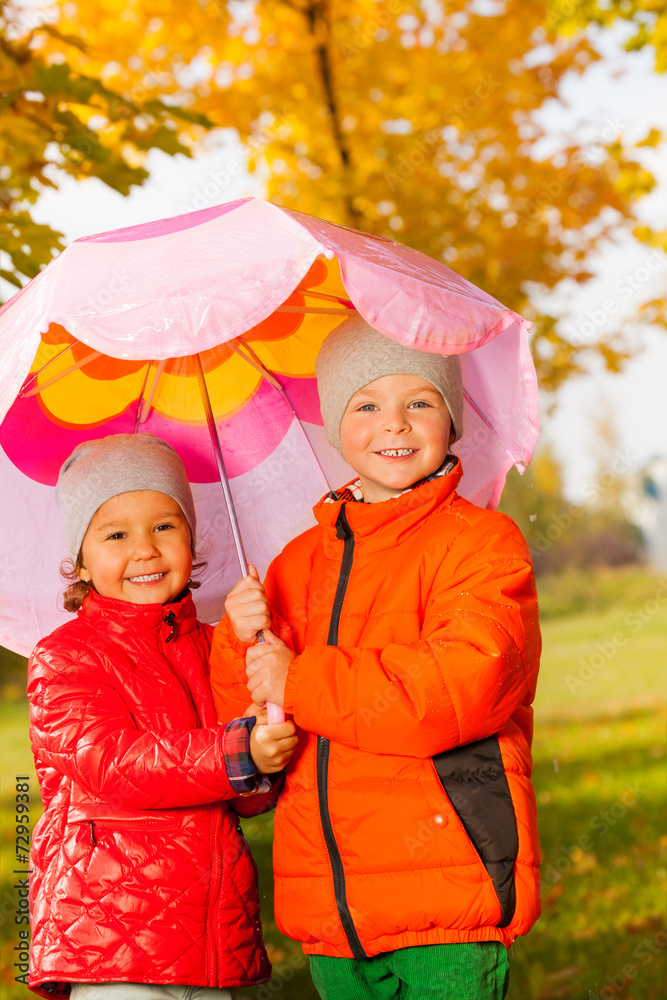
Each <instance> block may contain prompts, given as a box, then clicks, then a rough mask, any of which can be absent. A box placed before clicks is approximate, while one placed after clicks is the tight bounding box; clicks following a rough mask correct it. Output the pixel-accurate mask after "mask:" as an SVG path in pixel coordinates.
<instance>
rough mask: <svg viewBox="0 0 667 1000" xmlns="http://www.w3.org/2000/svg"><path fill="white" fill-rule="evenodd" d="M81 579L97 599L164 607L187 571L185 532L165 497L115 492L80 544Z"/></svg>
mask: <svg viewBox="0 0 667 1000" xmlns="http://www.w3.org/2000/svg"><path fill="white" fill-rule="evenodd" d="M81 552H82V555H83V567H82V570H81V577H82V578H86V579H89V580H91V581H92V583H93V586H94V587H95V590H96V591H97V592H98V594H101V595H102V596H103V597H113V598H116V599H117V600H120V601H129V602H130V604H168V603H169V601H173V599H174V598H175V597H177V596H178V594H180V592H181V591H182V590H183V588H184V587H185V586H186V585H187V583H188V581H189V579H190V573H191V571H192V553H191V550H190V528H189V527H188V522H187V520H186V518H185V515H184V514H183V511H182V510H181V508H180V506H179V505H178V503H177V502H176V501H175V500H173V499H172V498H171V497H169V496H167V494H166V493H158V492H157V491H155V490H136V491H133V492H131V493H121V494H119V495H118V496H115V497H112V498H111V499H110V500H107V502H106V503H103V504H102V506H101V507H100V508H99V510H97V511H96V513H95V516H94V517H93V519H92V521H91V522H90V525H89V527H88V531H87V532H86V535H85V537H84V539H83V544H82V546H81Z"/></svg>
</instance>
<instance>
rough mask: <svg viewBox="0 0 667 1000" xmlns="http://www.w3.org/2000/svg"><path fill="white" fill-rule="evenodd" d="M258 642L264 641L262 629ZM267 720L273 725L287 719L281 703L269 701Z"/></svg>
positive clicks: (258, 635)
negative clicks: (275, 703) (276, 703)
mask: <svg viewBox="0 0 667 1000" xmlns="http://www.w3.org/2000/svg"><path fill="white" fill-rule="evenodd" d="M257 642H264V633H263V632H262V631H260V632H258V633H257ZM266 721H267V722H268V724H269V725H270V726H273V725H274V724H275V723H276V722H284V721H285V713H284V712H283V710H282V708H281V707H280V705H274V704H273V702H272V701H267V703H266Z"/></svg>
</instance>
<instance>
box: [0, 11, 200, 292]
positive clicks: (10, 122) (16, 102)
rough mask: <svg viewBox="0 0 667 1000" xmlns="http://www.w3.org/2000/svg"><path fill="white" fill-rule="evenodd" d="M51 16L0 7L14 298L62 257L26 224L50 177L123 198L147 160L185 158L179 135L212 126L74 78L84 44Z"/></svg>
mask: <svg viewBox="0 0 667 1000" xmlns="http://www.w3.org/2000/svg"><path fill="white" fill-rule="evenodd" d="M53 9H54V5H53V4H52V5H51V6H50V8H48V9H47V10H41V9H40V8H37V7H34V8H31V9H30V10H28V11H26V10H23V11H22V10H20V9H19V8H18V7H17V6H16V5H14V4H11V3H0V94H1V98H0V100H1V103H0V110H1V114H0V164H1V166H0V247H1V248H2V250H3V252H4V255H6V258H7V265H6V266H3V267H2V268H0V277H2V278H4V280H5V281H8V282H9V283H10V284H12V285H14V286H16V287H17V288H20V287H21V286H22V284H23V283H24V281H25V280H26V279H27V278H33V277H34V276H35V275H36V274H37V273H38V271H39V269H40V267H42V266H44V265H45V264H47V263H48V262H49V260H51V257H52V255H53V253H54V252H57V251H58V250H61V249H62V248H63V243H62V234H61V233H58V232H55V231H54V230H53V229H52V228H51V227H50V226H47V225H40V224H38V223H36V222H34V221H33V220H32V218H31V215H30V205H33V204H34V203H35V201H36V200H37V198H38V197H39V193H40V191H41V190H43V189H44V188H46V187H57V176H58V175H57V173H56V172H55V171H54V168H56V167H57V168H58V170H59V171H61V172H64V173H66V174H69V175H71V176H73V177H76V178H84V177H97V178H98V179H99V180H101V181H103V182H104V183H105V184H107V185H109V187H112V188H114V189H115V190H116V191H120V193H121V194H128V193H129V191H130V188H131V186H132V185H133V184H142V183H143V182H144V180H145V179H146V178H147V177H148V173H147V171H146V170H145V168H144V167H143V166H142V158H143V154H144V153H145V152H146V151H147V150H149V149H153V148H157V149H162V150H163V151H164V152H166V153H170V154H174V153H184V154H185V155H187V156H190V155H192V154H191V144H187V145H186V144H185V143H184V141H182V139H181V138H179V131H178V130H179V126H182V123H183V121H187V122H188V124H190V125H199V126H200V128H201V126H204V127H210V124H211V123H209V122H208V121H207V119H206V118H204V117H203V116H202V115H200V114H198V113H192V112H189V111H188V110H187V109H184V108H179V107H178V106H171V107H170V106H168V105H167V104H165V103H164V102H163V101H162V100H161V99H160V97H159V95H157V94H155V93H150V94H149V93H148V91H147V90H145V89H144V88H143V87H142V86H140V85H136V86H134V87H132V88H129V89H127V90H126V91H124V92H123V93H120V92H118V91H114V90H113V89H110V88H109V87H106V86H105V85H104V84H103V83H102V82H100V80H99V78H98V77H97V76H96V75H95V74H87V73H85V72H82V71H81V69H80V67H78V68H74V66H73V65H72V64H71V63H72V58H73V61H74V62H75V63H78V62H79V61H80V60H81V58H82V57H83V56H84V52H85V44H84V43H83V42H82V40H81V39H80V37H78V35H76V34H75V33H72V32H67V31H64V30H61V29H60V27H59V26H57V25H56V24H54V23H51V21H49V18H50V17H51V16H52V13H53ZM3 263H4V262H3Z"/></svg>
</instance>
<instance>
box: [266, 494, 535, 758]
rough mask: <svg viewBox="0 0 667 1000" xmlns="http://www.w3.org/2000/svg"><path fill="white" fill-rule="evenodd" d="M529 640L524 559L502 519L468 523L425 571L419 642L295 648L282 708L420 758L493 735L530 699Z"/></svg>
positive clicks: (333, 732)
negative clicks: (429, 577) (430, 576)
mask: <svg viewBox="0 0 667 1000" xmlns="http://www.w3.org/2000/svg"><path fill="white" fill-rule="evenodd" d="M539 649H540V638H539V627H538V616H537V598H536V593H535V582H534V577H533V570H532V565H531V561H530V556H529V553H528V550H527V547H526V544H525V542H524V540H523V538H522V536H521V534H520V532H519V531H518V529H517V528H516V526H515V525H514V524H513V522H512V521H510V519H509V518H506V517H503V516H502V515H498V514H495V515H494V523H493V530H492V531H489V524H488V521H487V520H486V519H485V518H481V519H480V520H479V521H478V522H477V523H473V524H472V525H469V526H468V527H467V529H466V530H464V531H463V532H461V534H460V535H458V536H457V538H456V540H455V541H454V542H453V544H452V547H451V548H450V550H449V552H448V553H447V555H446V557H445V559H444V560H443V562H442V563H441V565H440V567H439V568H438V571H437V573H436V576H435V579H434V582H433V585H432V587H431V589H430V593H429V595H428V599H427V602H426V606H425V608H424V614H423V625H422V629H421V639H420V640H419V641H417V642H411V643H408V644H405V645H400V644H392V645H389V646H387V647H386V648H384V649H369V648H341V647H339V646H317V647H315V646H306V648H305V649H304V650H303V652H302V653H301V654H300V655H299V656H297V657H296V658H295V659H294V660H293V661H292V664H291V666H290V669H289V672H288V676H287V685H286V689H285V710H286V711H289V712H291V713H292V714H293V716H294V721H295V722H296V723H297V725H298V726H300V727H301V728H302V729H304V730H306V731H308V732H313V733H318V734H320V735H322V736H325V737H328V738H329V739H332V740H334V741H337V742H340V743H343V744H346V745H348V746H352V747H357V748H359V749H361V750H366V751H369V752H372V753H393V754H405V755H407V756H414V757H430V756H432V755H433V754H436V753H440V752H442V751H444V750H449V749H451V748H452V747H455V746H458V745H462V744H466V743H470V742H472V741H474V740H478V739H482V738H484V737H486V736H490V735H491V734H492V733H496V732H498V731H499V730H501V729H502V728H503V726H504V725H505V724H506V723H507V722H508V720H509V718H510V716H511V715H512V714H513V713H514V712H515V711H516V709H517V708H518V706H519V705H521V704H522V703H526V704H528V703H530V701H532V698H533V696H534V690H535V683H536V675H537V665H538V660H539Z"/></svg>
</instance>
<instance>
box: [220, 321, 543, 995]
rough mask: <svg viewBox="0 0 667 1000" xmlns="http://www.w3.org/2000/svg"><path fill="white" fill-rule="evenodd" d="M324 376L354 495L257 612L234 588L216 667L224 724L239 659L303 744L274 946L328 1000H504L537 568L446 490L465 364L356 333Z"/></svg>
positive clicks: (264, 595) (521, 889) (530, 864)
mask: <svg viewBox="0 0 667 1000" xmlns="http://www.w3.org/2000/svg"><path fill="white" fill-rule="evenodd" d="M317 378H318V389H319V392H320V401H321V408H322V415H323V418H324V423H325V427H326V430H327V435H328V438H329V441H330V442H331V443H332V444H333V445H334V446H335V447H337V448H338V449H339V450H340V451H341V453H342V454H343V456H344V457H345V459H346V460H347V461H348V463H349V464H350V465H351V466H352V468H353V469H354V470H355V471H356V472H357V474H358V479H357V480H356V481H355V482H353V483H351V484H349V485H348V486H347V487H344V488H343V489H342V490H340V491H338V493H332V494H329V495H328V496H326V497H325V498H324V499H323V500H322V501H320V503H319V504H318V505H317V506H316V507H315V509H314V513H315V517H316V519H317V521H318V524H317V525H316V526H315V527H313V528H311V529H310V530H309V531H306V532H304V534H302V535H300V536H299V537H298V538H296V539H294V541H292V542H290V544H289V545H287V546H286V548H285V549H284V551H283V552H282V553H281V554H280V555H279V556H278V557H277V559H275V560H274V562H273V563H272V564H271V566H270V567H269V570H268V573H267V577H266V581H265V588H266V590H265V591H264V589H263V588H262V586H261V584H260V583H259V580H258V579H257V578H256V575H253V576H252V577H248V578H246V579H245V580H243V581H241V582H240V583H239V584H238V585H237V586H236V587H235V588H234V590H233V591H232V592H231V593H230V595H229V598H228V601H227V605H226V610H227V617H226V618H224V619H223V620H222V622H221V623H220V625H219V626H218V628H217V630H216V634H215V637H214V643H213V651H212V683H213V689H214V696H215V697H216V698H217V708H218V712H219V715H220V717H221V718H227V717H231V715H233V714H234V713H235V712H238V709H239V707H240V703H241V702H242V701H243V699H244V698H245V697H247V696H246V694H245V692H244V691H243V689H242V686H241V685H242V680H241V679H239V678H240V677H241V678H242V673H243V669H244V665H243V662H242V660H243V658H245V660H246V663H247V680H248V687H249V689H250V692H251V694H252V697H253V700H254V702H255V703H256V704H258V705H262V704H263V703H264V702H265V701H272V702H276V703H278V704H280V705H283V706H284V709H285V712H287V713H288V714H289V715H291V716H292V717H293V718H294V721H295V723H296V725H297V727H298V728H299V729H300V730H301V734H300V744H299V747H298V748H297V751H296V752H295V754H294V757H293V758H292V760H291V762H290V765H289V767H288V770H287V778H286V785H285V791H284V793H283V795H282V797H281V800H280V801H279V803H278V809H277V813H276V820H275V845H274V872H275V906H276V919H277V922H278V926H279V927H280V928H281V930H282V931H283V932H284V933H285V934H287V935H289V937H292V938H295V939H296V940H300V941H302V942H303V946H304V950H305V951H306V953H308V954H309V955H310V957H311V972H312V975H313V979H314V981H315V985H316V986H317V989H318V990H319V992H320V994H321V996H322V997H323V998H325V1000H350V998H353V997H354V998H357V997H359V998H365V997H368V998H371V997H373V998H383V1000H384V998H386V1000H390V998H401V1000H403V998H411V1000H412V998H414V1000H423V998H429V997H433V998H435V997H438V998H439V1000H443V998H451V1000H454V998H456V1000H465V998H470V1000H473V998H474V1000H500V998H502V997H503V996H504V995H505V993H506V991H507V983H508V958H507V948H508V946H509V945H511V943H512V942H513V941H514V939H515V938H516V937H517V935H519V934H525V933H527V931H528V930H529V929H530V927H531V926H532V924H533V923H534V922H535V920H536V919H537V917H538V915H539V871H538V865H539V861H540V858H539V844H538V839H537V826H536V808H535V798H534V793H533V789H532V786H531V783H530V770H531V763H530V743H531V739H532V709H531V708H530V704H531V702H532V699H533V696H534V691H535V682H536V676H537V669H538V661H539V652H540V637H539V628H538V618H537V601H536V595H535V585H534V578H533V571H532V567H531V563H530V557H529V554H528V550H527V547H526V545H525V543H524V541H523V538H522V537H521V534H520V532H519V531H518V529H517V528H516V527H515V525H514V524H513V522H512V521H511V520H509V518H507V517H505V516H503V515H501V514H498V513H496V512H493V511H487V510H482V509H480V508H478V507H476V506H474V505H473V504H471V503H469V502H468V501H466V500H464V499H462V498H460V497H458V496H457V494H456V493H455V487H456V485H457V483H458V481H459V479H460V477H461V471H462V470H461V465H460V462H459V461H458V459H457V458H456V457H455V456H453V455H451V454H449V445H450V443H452V442H453V441H455V440H456V439H457V438H458V437H460V435H461V431H462V411H463V401H462V388H461V375H460V365H459V361H458V358H456V357H449V358H443V357H442V356H440V355H434V354H426V353H423V352H419V351H415V350H411V349H409V348H406V347H403V346H401V345H398V344H396V343H394V342H392V341H390V340H389V339H388V338H387V337H385V336H383V335H382V334H380V333H379V332H378V331H376V330H374V329H373V328H372V327H370V326H368V324H366V323H365V322H364V320H362V319H361V318H360V317H354V318H352V319H350V320H347V321H346V322H345V323H343V324H342V325H341V326H340V327H338V328H337V329H336V330H335V331H334V332H333V333H331V334H330V335H329V337H327V339H326V340H325V342H324V343H323V345H322V348H321V350H320V354H319V356H318V360H317ZM269 610H270V611H271V612H273V613H274V614H275V615H276V616H280V618H281V619H282V620H283V621H284V622H286V623H287V625H288V626H289V627H290V628H291V631H292V641H293V646H294V651H292V650H291V649H290V648H289V647H288V646H287V645H286V644H285V643H284V642H282V641H281V640H279V639H277V638H276V637H275V636H274V634H273V632H272V631H268V630H269V628H270V626H271V624H272V621H271V618H270V614H269ZM279 627H281V626H280V625H278V624H276V625H274V630H275V629H276V628H279ZM259 629H267V631H266V633H265V638H266V640H267V641H266V642H265V643H263V644H257V645H251V644H252V643H253V642H254V637H255V633H256V632H257V631H258V630H259ZM282 634H283V635H285V634H286V633H285V632H284V631H283V633H282ZM234 678H235V679H236V683H237V685H238V687H239V690H238V692H237V694H236V697H237V699H238V701H239V705H236V704H235V703H232V700H231V694H230V692H229V686H230V684H231V683H232V680H233V679H234ZM243 679H244V678H243ZM244 707H245V705H244Z"/></svg>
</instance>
